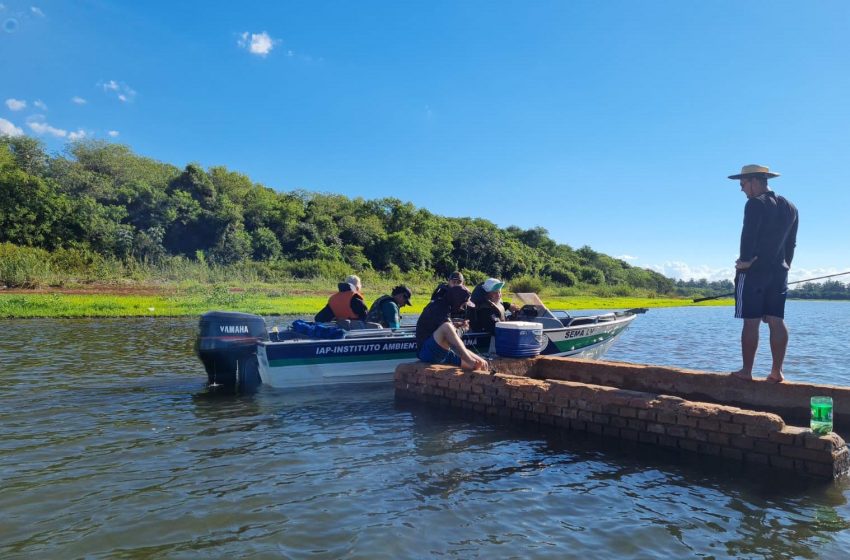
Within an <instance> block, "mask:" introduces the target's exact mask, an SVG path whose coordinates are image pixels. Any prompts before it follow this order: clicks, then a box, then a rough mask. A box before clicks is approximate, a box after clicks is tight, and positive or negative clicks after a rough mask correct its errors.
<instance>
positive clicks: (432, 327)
mask: <svg viewBox="0 0 850 560" xmlns="http://www.w3.org/2000/svg"><path fill="white" fill-rule="evenodd" d="M467 305H469V290H467V289H466V288H465V287H463V286H452V287H450V288H447V289H446V290H445V292H444V293H443V297H440V298H438V299H435V300H433V301H432V302H431V303H429V304H428V305H426V306H425V309H424V310H423V311H422V315H420V316H419V320H418V321H417V322H416V347H417V353H416V356H417V357H418V358H419V359H420V360H422V361H423V362H429V363H432V364H450V365H455V366H460V367H462V368H464V369H473V370H474V369H487V367H488V366H487V361H486V360H484V359H483V358H482V357H481V356H478V355H476V354H473V353H472V352H470V351H469V350H468V349H467V348H466V346H465V345H464V344H463V341H462V340H461V339H460V336H458V334H457V330H455V325H454V323H452V319H451V315H452V313H457V312H460V311H463V309H464V308H465V307H466V306H467Z"/></svg>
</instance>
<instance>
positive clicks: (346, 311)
mask: <svg viewBox="0 0 850 560" xmlns="http://www.w3.org/2000/svg"><path fill="white" fill-rule="evenodd" d="M362 287H363V285H362V284H361V283H360V278H359V277H357V276H355V275H354V274H352V275H351V276H349V277H348V278H346V279H345V282H340V283H339V285H338V288H339V291H338V292H337V293H335V294H334V295H332V296H331V297H330V298H328V304H327V305H325V306H324V307H323V308H322V310H321V311H319V312H318V313H316V316H315V317H314V318H313V320H314V321H316V322H317V323H327V322H328V321H342V320H344V319H359V320H361V321H365V320H366V313H368V311H369V308H367V307H366V302H364V301H363V295H362V294H361V293H360V290H361V289H362Z"/></svg>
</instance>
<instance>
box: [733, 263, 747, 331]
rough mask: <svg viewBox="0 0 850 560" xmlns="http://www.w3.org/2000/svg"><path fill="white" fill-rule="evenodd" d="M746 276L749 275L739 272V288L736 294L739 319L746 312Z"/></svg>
mask: <svg viewBox="0 0 850 560" xmlns="http://www.w3.org/2000/svg"><path fill="white" fill-rule="evenodd" d="M746 277H747V275H746V274H745V273H743V272H739V273H738V289H737V293H736V294H735V317H736V318H737V319H740V318H741V317H742V316H743V314H744V302H743V295H744V280H745V279H746Z"/></svg>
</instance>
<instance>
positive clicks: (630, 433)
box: [620, 428, 640, 441]
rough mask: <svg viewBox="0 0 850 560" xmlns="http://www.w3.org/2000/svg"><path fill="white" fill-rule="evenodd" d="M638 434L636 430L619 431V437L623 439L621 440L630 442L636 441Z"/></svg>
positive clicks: (625, 429) (623, 429)
mask: <svg viewBox="0 0 850 560" xmlns="http://www.w3.org/2000/svg"><path fill="white" fill-rule="evenodd" d="M639 433H640V432H638V431H637V430H632V429H630V428H621V429H620V437H621V438H623V439H628V440H631V441H637V440H638V434H639Z"/></svg>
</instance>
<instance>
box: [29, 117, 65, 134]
mask: <svg viewBox="0 0 850 560" xmlns="http://www.w3.org/2000/svg"><path fill="white" fill-rule="evenodd" d="M27 126H28V127H30V128H31V129H32V131H33V132H35V133H36V134H39V135H41V134H49V135H50V136H53V137H56V138H65V137H66V136H68V131H67V130H63V129H61V128H55V127H52V126H50V125H49V124H47V123H46V122H40V121H30V122H28V123H27Z"/></svg>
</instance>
